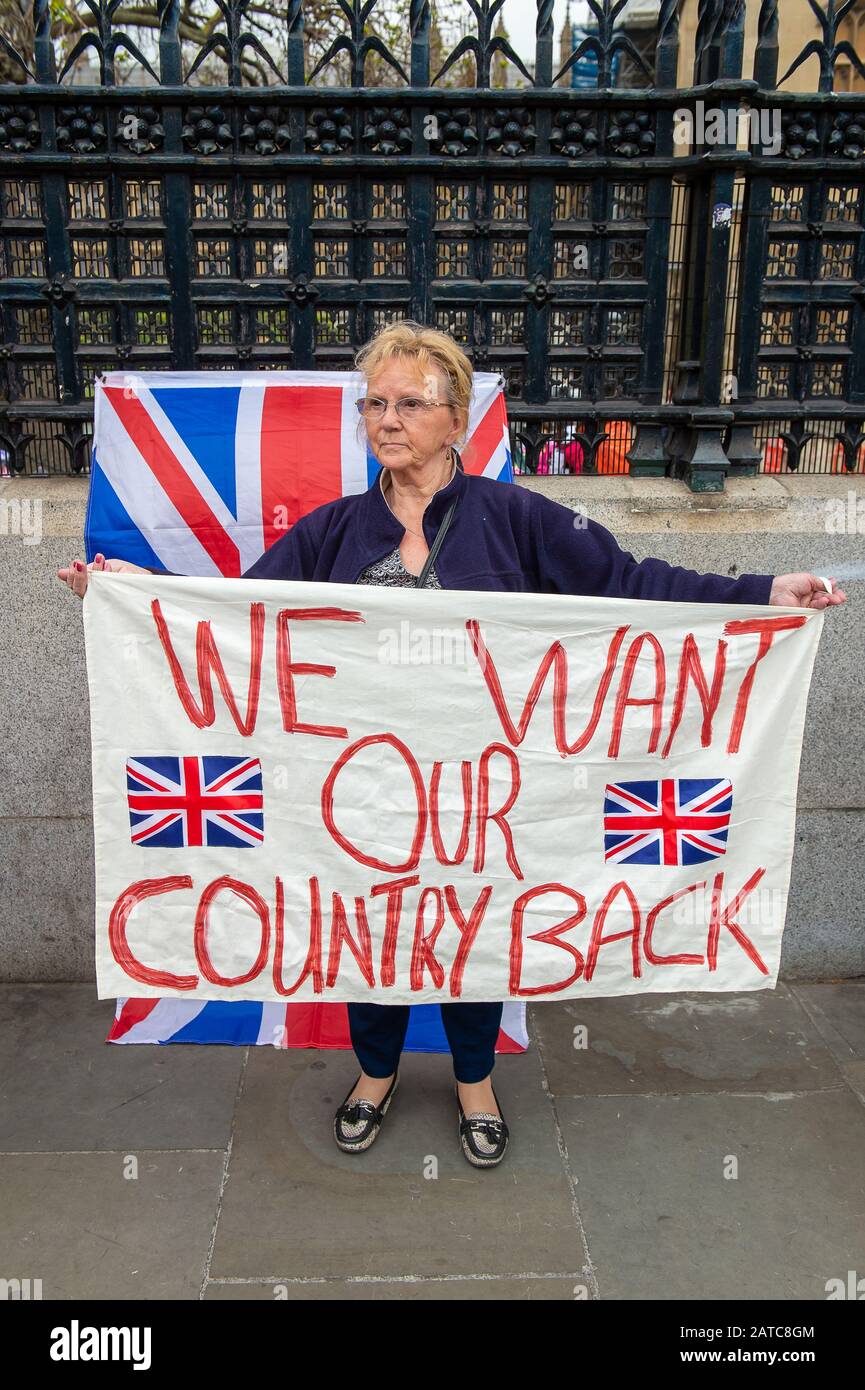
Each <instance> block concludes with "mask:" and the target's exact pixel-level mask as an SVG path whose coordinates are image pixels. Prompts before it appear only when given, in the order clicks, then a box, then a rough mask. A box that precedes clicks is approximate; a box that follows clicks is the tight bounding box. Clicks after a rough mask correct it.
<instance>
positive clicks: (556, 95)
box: [0, 0, 865, 490]
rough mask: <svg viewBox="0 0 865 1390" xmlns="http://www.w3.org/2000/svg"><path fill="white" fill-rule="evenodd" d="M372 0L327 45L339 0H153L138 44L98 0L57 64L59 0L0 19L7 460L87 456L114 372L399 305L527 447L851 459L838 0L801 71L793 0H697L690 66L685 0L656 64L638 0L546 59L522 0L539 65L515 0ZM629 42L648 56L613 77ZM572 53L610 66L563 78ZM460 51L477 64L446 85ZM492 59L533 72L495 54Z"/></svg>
mask: <svg viewBox="0 0 865 1390" xmlns="http://www.w3.org/2000/svg"><path fill="white" fill-rule="evenodd" d="M526 2H527V0H521V3H526ZM387 3H388V0H334V4H333V5H332V10H333V13H334V15H335V17H336V20H335V23H334V26H333V27H332V31H331V41H330V42H329V44H324V45H322V46H321V49H320V51H319V52H318V53H317V54H313V53H311V52H310V45H309V37H310V33H309V25H307V26H306V28H305V25H304V21H305V18H310V12H311V10H312V9H313V8H316V14H317V15H318V14H319V13H320V10H321V6H320V5H319V6H318V7H312V6H309V5H306V4H302V3H300V0H284V5H283V11H282V21H281V29H280V42H279V43H278V44H270V46H268V45H266V44H264V43H263V42H262V40H261V39H260V38H259V37H258V35H257V33H256V32H255V30H254V27H253V26H252V22H251V17H252V13H253V11H252V5H251V0H214V16H215V17H216V18H218V23H216V24H215V25H213V26H211V27H210V29H209V32H208V33H207V36H206V37H205V38H202V39H201V41H200V42H199V43H198V45H197V47H196V46H193V47H191V46H190V43H189V41H188V39H185V38H184V34H185V33H188V26H187V28H186V29H184V23H183V22H182V21H183V6H182V4H181V0H151V10H152V14H153V19H154V23H155V24H156V25H157V33H156V38H155V41H154V42H153V43H152V45H151V48H152V52H151V51H147V52H145V51H144V47H143V46H142V41H140V39H139V38H138V37H136V36H135V35H134V34H132V33H130V32H128V29H129V27H130V26H129V25H128V23H127V26H126V28H124V25H123V24H122V23H120V22H119V21H118V17H117V10H118V0H81V5H82V6H83V7H84V8H85V9H86V14H87V17H88V24H87V27H86V28H85V29H84V30H83V32H82V33H81V35H80V37H79V39H78V42H77V43H75V44H74V46H73V47H72V49H71V51H70V52H69V55H68V57H67V58H66V59H65V61H63V62H62V63H58V57H57V42H56V33H52V23H59V21H56V22H55V21H52V18H51V8H50V5H49V2H48V0H34V4H33V11H32V39H31V42H30V43H29V46H28V44H22V43H21V42H20V40H16V42H13V41H12V39H11V38H10V37H4V38H2V40H0V51H2V56H3V58H4V61H5V68H6V70H7V71H11V73H12V75H13V76H14V77H15V78H17V79H19V80H13V81H10V82H7V83H6V84H5V85H0V214H2V221H0V255H2V272H3V283H2V288H0V314H2V319H3V330H4V331H3V344H4V345H3V347H2V349H0V351H2V359H0V468H2V469H3V471H11V472H13V473H14V472H21V473H32V472H37V471H49V472H60V471H69V470H81V469H85V468H86V467H87V466H88V459H89V430H90V418H91V414H92V392H93V381H94V377H95V375H96V374H97V373H98V372H100V371H104V370H106V369H109V368H110V369H114V370H116V369H117V368H118V367H121V368H122V367H124V366H126V367H128V369H129V370H130V372H134V371H136V370H138V369H147V370H154V369H160V368H166V369H167V368H173V369H186V368H199V369H201V368H214V369H220V368H228V367H233V368H236V367H267V368H270V369H273V368H280V367H283V368H303V369H308V368H315V367H316V366H319V367H323V366H337V367H343V366H348V365H350V363H351V360H352V355H353V352H354V350H355V349H356V347H357V346H359V345H360V344H361V343H362V342H363V341H365V339H366V338H367V337H368V336H369V335H370V333H371V332H373V331H374V330H375V328H376V327H377V326H378V325H379V324H380V323H381V322H382V321H383V320H386V319H388V318H389V317H393V316H406V315H410V316H411V317H414V318H419V319H421V320H423V321H426V322H429V323H433V324H436V325H439V326H441V327H444V328H447V329H448V330H449V331H450V332H451V333H453V334H454V336H455V337H456V338H457V339H458V340H459V341H460V342H462V343H463V344H464V345H465V346H466V347H467V349H468V350H469V351H470V353H471V356H472V358H473V361H474V362H475V365H477V366H479V367H483V368H484V369H496V368H498V369H500V370H501V372H502V374H503V376H504V378H505V380H506V383H507V395H508V408H509V413H510V417H511V420H512V426H513V439H514V448H515V456H516V459H517V462H518V466H519V467H520V468H521V469H523V470H525V471H536V470H540V471H548V470H549V471H560V470H562V469H569V468H581V469H582V470H583V471H585V472H592V471H595V472H603V471H625V470H628V471H630V473H631V474H632V475H635V476H637V475H662V474H664V473H671V474H673V475H674V476H680V477H684V478H686V479H687V480H688V482H689V483H690V486H691V487H692V488H695V489H697V490H717V489H719V488H721V487H723V484H724V478H725V477H726V476H736V475H748V474H752V473H754V472H757V471H759V470H760V469H761V468H766V469H775V468H778V469H797V468H798V469H800V470H803V471H805V470H814V471H831V470H835V471H843V470H845V469H854V468H857V467H858V468H859V469H861V468H862V467H863V461H865V423H863V422H865V236H863V198H865V193H863V185H865V173H863V169H865V90H863V92H862V93H852V92H844V93H840V92H835V91H833V82H834V79H835V75H836V72H837V70H838V67H839V65H841V64H843V65H845V67H846V68H847V70H849V71H850V72H851V73H852V74H853V75H854V76H855V77H856V79H857V80H858V76H859V75H860V74H861V76H862V77H863V78H865V67H863V61H862V59H861V58H860V57H859V56H858V55H857V53H856V50H855V48H854V47H852V45H851V44H850V43H849V42H848V41H847V40H846V39H845V38H844V36H843V35H844V29H843V25H844V23H845V21H846V20H847V18H848V13H849V11H850V10H851V6H850V5H849V4H848V3H844V4H840V3H837V0H823V3H817V0H813V3H812V0H786V5H785V13H786V11H787V10H790V11H793V10H794V9H796V8H797V7H798V8H799V9H800V10H801V13H802V15H804V16H808V17H810V20H809V22H810V23H811V25H812V27H813V28H814V31H815V37H814V38H813V39H810V40H808V42H807V43H806V44H805V45H804V46H803V52H802V53H801V54H799V55H798V56H797V58H796V60H795V62H794V64H793V71H799V70H800V68H801V67H802V66H803V64H806V63H808V62H811V63H812V66H816V67H817V68H818V69H819V78H818V80H817V82H816V83H815V84H814V85H815V86H816V87H817V90H816V91H814V92H809V93H805V94H803V93H799V92H793V91H790V90H787V89H786V88H785V87H784V83H785V81H787V80H788V78H789V77H790V76H791V73H786V72H785V73H784V74H782V75H781V79H780V81H779V79H778V61H777V55H778V3H777V0H774V3H773V0H760V3H757V0H751V4H750V6H749V7H746V4H745V2H744V0H699V3H698V4H697V11H698V15H697V17H698V25H697V34H696V51H695V60H694V68H693V84H694V85H692V86H690V87H683V86H681V85H679V72H678V70H679V12H680V0H661V3H660V5H659V13H658V21H657V32H656V42H655V46H654V66H653V68H650V67H649V66H648V65H647V60H646V58H645V48H643V49H642V51H638V50H637V48H636V47H635V45H634V44H633V43H632V42H631V40H630V38H629V37H628V32H627V29H626V28H624V29H623V28H622V27H621V23H620V18H621V12H622V11H623V0H589V4H590V9H591V10H592V12H593V14H594V18H595V28H594V33H592V34H591V35H590V36H589V37H588V38H585V39H582V40H581V41H580V42H579V43H577V42H576V40H575V41H574V45H573V47H572V48H571V50H570V51H569V52H566V53H561V54H559V55H558V56H557V57H556V59H555V60H554V47H555V44H554V38H555V36H554V33H553V4H552V0H537V16H536V31H537V52H536V58H535V62H534V66H533V69H532V68H530V66H529V65H527V64H526V63H525V62H524V60H523V59H522V58H521V57H520V55H519V54H518V53H517V52H516V51H515V49H514V47H513V46H512V45H511V44H510V43H509V42H508V40H507V38H506V37H504V36H503V34H502V33H501V32H500V30H499V29H498V24H499V21H500V18H501V12H502V3H503V0H465V11H466V17H467V19H469V20H470V21H471V29H470V32H469V33H467V34H465V35H463V37H462V38H460V39H459V40H458V41H457V42H455V43H454V45H453V48H452V49H451V51H449V52H439V53H438V54H437V55H436V54H435V53H434V52H433V50H434V47H435V45H434V43H433V38H434V37H435V36H434V34H433V30H432V18H433V15H432V13H431V8H430V5H429V3H428V2H427V0H409V3H405V4H404V5H403V6H402V9H403V10H404V12H405V13H404V19H405V35H406V38H405V42H404V44H403V50H404V51H403V50H400V49H399V46H398V44H396V43H395V42H394V40H393V38H392V37H391V38H390V39H388V38H387V37H386V34H387V31H386V28H385V26H378V27H377V26H376V20H377V15H378V14H379V12H381V13H382V14H383V13H384V7H385V6H386V5H387ZM137 8H138V9H139V11H140V10H141V9H142V8H145V9H146V5H145V6H138V7H137ZM748 8H750V10H752V11H756V19H757V43H756V51H755V56H754V60H753V75H752V76H750V77H747V78H746V77H744V76H743V72H742V53H743V46H744V35H745V25H746V19H747V12H748ZM274 12H275V14H276V15H277V16H279V14H280V11H279V9H278V7H274ZM815 16H819V23H818V21H817V18H815ZM337 21H338V22H337ZM845 45H846V46H845ZM617 54H619V55H621V54H624V55H626V56H627V57H628V59H629V63H630V71H631V72H632V73H635V74H636V78H635V79H634V80H637V81H640V82H641V83H643V84H644V85H642V86H641V87H637V88H630V89H619V88H612V87H610V86H609V83H610V81H611V76H612V73H613V70H614V67H615V63H616V58H617ZM85 58H86V59H88V60H90V61H91V63H92V65H93V66H92V80H91V83H90V85H86V86H85V85H80V64H81V62H82V61H83V60H84V59H85ZM587 58H588V59H591V60H592V62H593V63H594V64H595V65H596V69H597V83H598V85H597V86H596V87H595V88H594V89H593V90H578V89H575V88H572V87H571V86H570V85H569V84H570V81H571V76H572V73H573V71H574V70H575V69H576V68H578V67H579V65H580V64H581V63H582V62H583V61H584V60H585V59H587ZM467 62H468V63H469V64H470V65H471V66H472V67H473V68H474V73H473V76H474V80H475V85H474V86H472V87H464V86H462V87H449V86H448V85H447V84H448V82H449V81H450V80H452V79H453V77H454V73H455V72H456V71H457V70H461V71H462V70H464V68H465V65H466V63H467ZM505 63H509V64H510V65H511V71H512V72H515V74H516V80H517V81H519V82H520V83H521V85H520V86H512V87H506V88H504V87H501V86H496V85H494V83H495V82H496V81H497V80H499V81H500V80H501V72H502V70H503V68H502V65H503V64H505ZM130 64H132V65H133V66H134V68H135V71H134V82H132V81H130V79H129V77H128V75H127V74H128V69H129V66H130ZM217 64H218V65H219V66H220V71H219V72H215V71H214V66H215V65H217ZM251 64H252V66H250V65H251ZM372 68H375V69H376V72H377V78H378V80H382V79H384V80H386V82H387V83H388V85H384V86H382V85H379V86H376V87H372V86H365V85H364V83H365V82H367V81H368V80H369V74H370V71H371V70H372ZM334 73H336V74H337V75H338V76H339V80H340V81H341V82H343V83H347V84H349V85H340V86H333V85H328V83H329V81H332V80H333V75H334ZM205 75H206V77H207V85H197V84H200V83H201V81H202V78H203V76H205ZM217 77H220V78H221V84H220V85H216V81H215V79H216V78H217ZM73 79H75V80H73ZM251 80H255V81H257V82H258V83H259V84H260V85H256V86H253V85H250V82H251ZM261 84H264V85H261ZM863 87H865V84H863ZM743 105H744V106H746V107H747V108H748V109H750V110H751V111H752V113H753V115H752V118H751V121H752V123H751V137H752V138H750V140H749V141H747V142H746V141H743V140H741V139H739V138H737V131H736V128H735V126H736V123H735V112H736V111H737V109H738V108H739V107H741V106H743ZM683 111H688V112H689V113H690V117H691V124H690V130H689V136H690V138H689V139H688V142H687V144H685V145H682V144H681V135H682V128H683V116H682V112H683ZM713 113H714V114H715V115H716V116H718V119H717V120H715V124H714V126H713V127H712V128H711V129H709V128H707V119H709V118H711V117H712V116H713ZM761 115H762V119H763V121H764V123H765V124H764V126H763V127H762V128H761V127H760V125H759V118H760V117H761ZM722 118H729V120H727V121H726V124H725V123H724V119H722ZM778 131H780V134H779V135H778V139H774V134H776V133H777V132H778ZM767 133H768V134H769V135H770V136H772V137H773V138H772V143H771V146H769V144H768V142H767V138H766V137H767ZM677 248H678V249H677Z"/></svg>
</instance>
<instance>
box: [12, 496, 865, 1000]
mask: <svg viewBox="0 0 865 1390" xmlns="http://www.w3.org/2000/svg"><path fill="white" fill-rule="evenodd" d="M518 485H519V486H526V487H532V488H535V489H537V490H540V491H543V492H545V493H546V494H547V495H548V496H550V497H553V498H554V499H555V500H556V501H558V502H562V503H564V504H565V505H567V506H571V507H574V508H577V507H579V508H580V509H581V510H583V511H585V512H586V513H587V514H588V515H589V516H590V517H592V518H593V519H594V520H595V521H599V522H601V523H602V524H603V525H605V526H607V527H609V529H610V530H611V531H612V532H613V534H614V535H615V536H616V537H617V539H618V540H619V543H620V544H621V545H622V546H623V547H624V548H625V549H626V550H630V551H632V552H633V554H634V555H635V556H636V557H637V558H638V559H642V558H644V557H645V556H648V555H657V556H660V557H661V558H662V559H665V560H669V561H670V562H671V563H674V564H680V565H686V566H689V567H691V568H693V569H697V570H701V571H712V572H714V573H718V574H740V573H743V572H757V573H775V574H781V573H786V572H788V571H792V570H811V571H814V572H816V573H818V574H826V575H834V576H836V577H837V578H838V580H839V582H840V583H841V584H842V586H843V587H844V589H845V590H846V592H847V594H848V596H849V602H848V604H847V605H846V606H845V607H844V608H842V609H841V610H840V611H835V612H831V613H829V614H828V616H827V620H826V623H825V628H824V633H823V638H822V641H821V644H820V651H819V654H818V658H817V664H816V667H815V672H814V680H813V684H812V688H811V696H810V702H809V707H808V721H807V733H806V738H805V745H804V750H803V758H802V766H801V773H800V780H799V802H798V823H797V835H796V852H795V857H794V864H793V879H792V884H791V896H790V903H789V911H788V921H787V929H786V933H785V938H784V952H783V957H782V967H781V974H782V976H783V977H784V978H786V979H803V978H806V979H829V978H836V977H849V976H857V975H865V913H863V909H862V906H861V893H862V878H863V873H862V864H863V860H865V693H863V692H865V682H863V669H865V603H863V598H865V583H863V581H865V479H862V478H859V479H856V478H854V477H840V478H839V477H825V478H823V477H815V476H812V477H801V478H796V477H784V478H780V477H779V478H771V477H761V478H756V479H750V480H741V481H738V482H734V483H728V484H727V490H726V492H724V493H722V494H712V495H706V494H703V495H698V494H692V493H690V492H688V491H687V490H686V489H685V487H684V486H683V485H682V484H681V483H678V482H673V481H671V480H667V479H661V480H657V481H654V480H651V481H650V480H642V479H640V480H635V479H634V480H632V479H630V478H609V477H607V478H605V477H599V478H584V479H573V478H548V479H530V480H523V481H521V482H520V483H519V484H518ZM87 486H88V482H87V479H86V478H45V479H35V478H27V479H14V480H7V479H3V480H0V527H2V523H3V519H4V518H5V523H6V525H5V529H0V565H2V575H3V589H4V593H5V596H6V597H5V608H4V616H3V624H2V633H3V650H2V661H3V678H4V685H5V698H4V701H3V708H4V723H5V730H4V739H3V752H4V765H5V769H6V775H5V776H4V777H3V779H2V785H0V835H2V841H0V843H2V862H3V870H4V872H3V886H2V895H0V979H3V980H28V981H32V980H90V979H92V978H93V975H94V964H93V868H92V866H93V835H92V822H91V813H90V808H91V789H90V754H89V708H88V690H87V678H86V671H85V664H84V642H83V631H82V622H81V605H80V602H79V601H78V600H77V599H75V598H74V597H73V595H72V594H71V593H69V591H68V590H65V589H64V588H63V586H62V585H61V584H60V582H59V581H58V579H57V578H56V575H55V571H56V569H57V568H58V566H60V565H64V564H67V563H68V562H69V561H70V560H71V559H72V558H73V557H74V556H80V557H83V554H84V551H83V543H82V539H81V538H82V533H83V525H84V512H85V506H86V500H87ZM8 503H11V506H9V507H8V508H7V506H6V504H8ZM37 504H41V537H40V538H39V539H38V541H37V543H33V544H30V543H28V540H29V537H28V536H27V535H24V534H22V532H23V531H26V530H28V529H30V530H31V531H32V529H33V523H34V520H35V518H36V517H37V516H39V515H40V508H39V507H38V506H37ZM28 507H29V512H28ZM19 517H20V526H19V525H17V519H18V518H19Z"/></svg>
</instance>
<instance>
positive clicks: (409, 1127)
mask: <svg viewBox="0 0 865 1390" xmlns="http://www.w3.org/2000/svg"><path fill="white" fill-rule="evenodd" d="M357 1072H358V1068H357V1063H356V1062H355V1060H354V1058H353V1057H352V1056H351V1054H348V1055H346V1054H344V1053H338V1052H336V1053H325V1054H320V1055H319V1056H318V1057H317V1058H316V1060H315V1061H314V1062H312V1063H310V1062H309V1061H308V1060H307V1059H306V1058H305V1057H304V1056H303V1055H297V1054H294V1055H293V1056H274V1055H272V1054H265V1051H264V1049H258V1050H256V1049H252V1051H251V1053H250V1058H249V1063H248V1066H247V1069H246V1073H245V1076H244V1084H243V1088H242V1091H241V1095H240V1097H239V1100H238V1104H237V1113H236V1118H235V1128H234V1138H233V1142H232V1153H231V1161H230V1166H229V1171H228V1179H227V1183H226V1188H225V1192H224V1196H223V1202H222V1209H221V1214H220V1220H219V1226H218V1230H217V1235H216V1242H215V1247H214V1253H213V1262H212V1265H211V1275H212V1276H213V1277H215V1278H224V1277H229V1278H238V1277H240V1278H261V1277H262V1276H264V1277H266V1278H279V1277H282V1278H291V1277H306V1278H309V1277H327V1278H332V1277H340V1278H344V1277H346V1276H361V1275H366V1276H369V1275H376V1276H384V1277H386V1278H393V1277H395V1276H401V1275H407V1274H410V1275H414V1276H418V1275H420V1276H429V1275H442V1274H447V1275H457V1274H461V1275H466V1274H494V1275H500V1276H508V1275H515V1274H525V1275H531V1274H543V1275H546V1274H568V1275H573V1276H574V1280H575V1281H576V1280H577V1279H578V1278H580V1277H581V1275H582V1271H583V1268H584V1264H585V1250H584V1247H583V1244H582V1240H581V1237H580V1233H579V1228H578V1224H577V1222H576V1221H575V1217H574V1211H573V1205H572V1193H571V1190H570V1187H569V1184H568V1180H567V1177H566V1174H565V1173H564V1171H563V1167H562V1163H561V1157H560V1153H559V1148H558V1139H557V1132H556V1126H555V1119H554V1115H553V1110H552V1106H551V1104H550V1101H549V1098H548V1096H547V1094H546V1093H545V1091H544V1087H543V1081H542V1075H541V1069H540V1063H539V1060H538V1055H537V1052H536V1051H534V1050H533V1051H531V1052H529V1053H527V1054H525V1055H524V1056H519V1057H499V1058H498V1059H497V1062H496V1068H495V1072H494V1077H495V1085H496V1092H497V1094H498V1095H499V1098H500V1100H501V1104H502V1108H503V1111H504V1114H505V1118H506V1119H507V1120H508V1122H509V1124H510V1125H511V1126H512V1128H513V1139H512V1143H511V1147H510V1149H509V1152H508V1155H507V1157H506V1158H505V1160H504V1162H503V1163H502V1164H501V1165H499V1166H498V1167H497V1168H494V1169H488V1170H485V1171H479V1170H477V1169H474V1168H472V1167H471V1165H470V1164H469V1163H468V1162H467V1161H466V1159H465V1158H464V1157H463V1155H462V1152H461V1150H460V1149H459V1146H458V1140H457V1106H456V1099H455V1097H454V1095H453V1073H452V1068H451V1066H450V1059H449V1058H445V1057H442V1056H430V1055H424V1054H417V1053H413V1054H404V1056H403V1060H402V1065H401V1068H400V1083H399V1086H398V1089H397V1091H396V1094H395V1096H394V1100H393V1103H392V1105H391V1108H390V1110H389V1111H388V1114H387V1116H386V1118H385V1122H384V1126H383V1129H382V1133H381V1135H380V1137H379V1138H378V1139H377V1140H376V1142H375V1144H374V1145H373V1147H372V1148H371V1149H369V1150H368V1151H367V1152H366V1153H364V1154H343V1153H341V1152H340V1151H339V1149H337V1148H336V1146H335V1144H334V1142H333V1138H332V1129H331V1125H332V1117H333V1112H334V1111H335V1109H336V1107H337V1106H338V1105H339V1104H340V1102H341V1101H342V1100H343V1098H344V1097H345V1095H346V1094H347V1093H348V1091H349V1090H350V1089H351V1086H352V1083H353V1081H354V1080H355V1079H356V1077H357ZM433 1174H437V1176H432V1175H433Z"/></svg>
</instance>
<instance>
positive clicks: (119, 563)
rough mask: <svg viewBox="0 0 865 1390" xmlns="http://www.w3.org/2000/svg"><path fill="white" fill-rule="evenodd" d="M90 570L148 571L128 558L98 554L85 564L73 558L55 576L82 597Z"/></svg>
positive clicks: (132, 572)
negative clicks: (122, 558) (107, 556)
mask: <svg viewBox="0 0 865 1390" xmlns="http://www.w3.org/2000/svg"><path fill="white" fill-rule="evenodd" d="M91 570H108V571H109V573H111V574H149V573H150V571H149V570H147V569H145V568H144V566H143V565H133V564H132V563H131V562H130V561H129V560H106V558H105V556H104V555H102V554H100V555H97V556H96V558H95V559H94V560H91V562H90V564H89V565H85V564H84V561H83V560H73V561H72V564H71V565H67V566H66V568H65V569H59V570H58V571H57V578H58V579H59V580H61V581H62V582H63V583H64V584H65V585H66V586H67V588H69V589H71V590H72V592H73V594H77V595H78V597H79V598H83V597H84V595H85V593H86V592H87V580H88V577H89V574H90V571H91Z"/></svg>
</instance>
